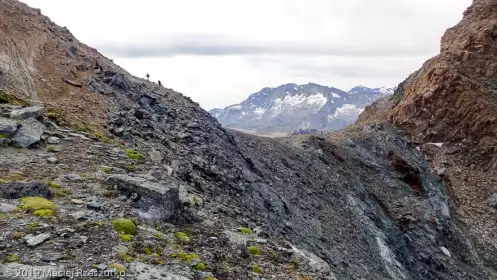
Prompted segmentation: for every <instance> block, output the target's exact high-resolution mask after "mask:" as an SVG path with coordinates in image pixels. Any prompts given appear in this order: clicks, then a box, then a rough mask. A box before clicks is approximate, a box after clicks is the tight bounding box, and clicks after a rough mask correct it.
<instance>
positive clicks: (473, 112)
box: [360, 0, 497, 248]
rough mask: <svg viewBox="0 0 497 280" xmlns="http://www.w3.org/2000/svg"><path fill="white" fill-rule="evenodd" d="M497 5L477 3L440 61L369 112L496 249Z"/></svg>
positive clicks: (449, 35) (452, 33)
mask: <svg viewBox="0 0 497 280" xmlns="http://www.w3.org/2000/svg"><path fill="white" fill-rule="evenodd" d="M496 18H497V2H496V1H491V0H476V1H474V3H473V5H472V6H471V7H470V8H468V9H467V10H466V11H465V12H464V18H463V20H462V21H461V22H460V23H459V24H457V25H456V26H454V27H453V28H450V29H449V30H447V32H446V33H445V34H444V36H443V38H442V42H441V48H440V54H439V55H438V56H436V57H434V58H432V59H430V60H429V61H427V62H426V63H425V64H424V65H423V67H422V68H421V69H420V70H418V71H417V72H415V73H414V74H412V75H411V76H410V77H409V78H408V79H406V80H405V81H404V82H403V83H402V84H401V85H400V86H399V89H398V90H397V91H396V93H395V94H394V95H393V96H392V97H391V98H386V99H383V100H380V101H379V102H377V103H376V104H374V105H373V106H370V107H367V108H366V110H365V112H364V113H363V114H362V115H361V116H360V120H361V121H364V122H367V121H368V120H371V119H374V118H377V119H378V118H379V119H384V120H387V121H389V122H391V123H393V124H394V125H395V126H397V127H399V128H400V129H402V130H403V131H406V132H407V133H408V134H409V135H410V136H411V137H412V138H413V139H415V141H416V142H417V143H418V145H419V147H420V149H421V150H422V151H423V152H424V153H425V154H426V155H427V156H428V159H429V160H430V162H431V165H432V166H433V168H434V169H435V170H437V172H438V173H440V174H441V175H442V176H443V178H444V183H445V185H446V188H447V189H448V190H449V191H450V193H451V196H452V199H453V200H454V201H455V203H456V206H457V207H456V210H457V213H458V217H459V218H460V219H461V220H462V221H464V223H465V224H466V225H468V227H469V229H470V231H471V233H472V235H473V236H474V237H475V239H476V240H478V242H480V243H482V244H484V245H482V246H487V247H493V248H495V247H496V246H497V235H496V232H497V231H496V230H497V223H496V221H495V219H494V217H495V214H496V213H497V212H496V210H495V203H494V202H493V201H494V200H493V199H492V198H493V197H495V196H496V193H497V174H496V168H497V156H496V151H497V124H496V120H497V116H496V114H495V112H496V110H497V94H496V93H497V47H496V46H497V44H496V43H497V20H496Z"/></svg>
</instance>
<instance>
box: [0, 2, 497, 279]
mask: <svg viewBox="0 0 497 280" xmlns="http://www.w3.org/2000/svg"><path fill="white" fill-rule="evenodd" d="M475 7H476V8H477V7H479V3H477V4H476V5H475ZM463 23H464V21H463ZM0 32H1V33H2V34H1V35H2V38H3V40H2V42H1V43H0V54H1V55H0V57H1V58H2V59H1V62H0V72H1V74H0V88H1V89H2V91H1V93H0V108H1V112H0V115H1V117H0V133H1V134H0V135H1V143H2V145H3V146H2V147H0V228H1V229H2V230H1V231H0V252H1V253H0V279H2V280H3V279H8V280H11V279H22V278H24V279H25V278H29V279H61V278H71V276H78V277H79V278H81V279H90V278H95V275H97V276H105V277H107V278H110V276H114V277H119V278H121V279H180V280H183V279H202V280H203V279H208V280H213V279H219V280H220V279H236V280H238V279H300V280H301V279H340V280H342V279H345V280H349V279H350V280H352V279H368V280H369V279H394V280H401V279H402V280H403V279H413V280H414V279H442V280H449V279H450V280H452V279H475V280H477V279H478V280H479V279H495V278H496V277H497V276H496V275H497V274H496V271H495V267H496V266H495V264H496V259H495V257H496V256H497V252H496V251H495V248H494V247H492V246H485V244H483V243H480V242H478V240H479V239H475V237H474V236H473V235H471V234H470V233H471V231H469V230H468V229H467V227H466V224H463V223H460V222H459V220H458V219H457V214H459V213H457V214H456V212H455V211H454V209H460V208H458V204H457V201H456V203H454V200H453V194H452V193H451V192H450V189H447V188H446V185H444V181H443V179H444V177H443V176H442V177H441V176H439V175H437V174H436V173H435V172H433V170H432V169H431V168H430V166H429V163H428V162H426V160H425V155H424V154H423V153H422V152H421V151H420V150H418V149H416V148H417V145H418V143H417V142H413V141H412V140H411V139H410V138H409V137H407V136H406V135H404V134H403V133H402V131H400V130H399V129H397V128H395V127H393V126H391V125H390V124H388V123H387V122H381V121H373V120H372V119H373V117H372V118H370V119H369V120H367V121H366V120H363V122H362V123H358V124H356V125H353V126H351V127H349V128H348V129H346V130H344V131H340V132H335V133H331V134H327V135H324V136H323V137H316V136H294V137H289V138H283V139H269V138H261V137H256V136H253V135H247V134H244V133H241V132H237V131H231V130H226V129H224V128H222V127H221V125H220V124H219V123H218V122H217V121H216V119H215V118H214V117H212V116H211V115H210V114H209V113H208V112H206V111H204V110H202V109H201V108H200V107H199V106H198V104H196V103H194V102H192V101H191V100H189V99H188V98H186V97H184V96H183V95H181V94H180V93H177V92H174V91H172V90H170V89H167V88H163V87H159V86H158V85H156V84H153V83H150V82H148V81H146V80H143V79H139V78H136V77H133V76H131V75H130V74H128V73H127V72H126V71H124V70H123V69H121V68H119V67H118V66H116V65H115V64H113V63H112V61H110V60H108V59H106V58H105V57H103V56H102V55H100V54H99V53H98V52H97V51H96V50H94V49H91V48H89V47H88V46H85V45H84V44H82V43H80V42H79V41H77V39H76V38H74V37H73V36H72V35H71V34H70V33H69V32H68V31H67V30H66V29H63V28H60V27H57V26H56V25H54V24H53V23H52V22H50V20H49V19H48V18H46V17H44V16H42V15H41V14H40V12H39V11H36V10H34V9H31V8H29V7H28V6H26V5H24V4H22V3H20V2H17V1H14V0H0ZM402 90H403V89H400V90H399V91H398V92H400V91H402ZM378 111H379V110H378ZM378 115H380V116H382V115H383V114H378ZM377 119H379V118H377ZM439 173H440V172H439ZM440 175H443V174H440ZM19 273H24V274H25V273H31V274H30V275H24V274H19Z"/></svg>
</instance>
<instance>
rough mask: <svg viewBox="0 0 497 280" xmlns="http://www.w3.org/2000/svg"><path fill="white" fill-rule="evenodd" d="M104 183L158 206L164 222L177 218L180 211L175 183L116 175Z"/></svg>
mask: <svg viewBox="0 0 497 280" xmlns="http://www.w3.org/2000/svg"><path fill="white" fill-rule="evenodd" d="M106 183H107V184H109V185H117V186H118V187H119V188H120V189H121V190H122V191H124V192H127V193H128V194H129V195H133V194H137V195H138V198H139V199H141V198H144V199H148V200H151V201H152V202H155V203H157V204H159V205H160V206H161V210H162V211H163V215H164V218H165V219H166V220H170V219H175V218H177V215H178V214H179V211H180V210H181V206H182V205H181V200H180V191H179V188H180V187H179V183H178V182H176V181H169V182H164V183H159V182H155V181H151V180H149V179H146V178H142V177H135V176H129V175H123V174H116V175H111V176H109V177H108V178H107V179H106ZM182 195H184V192H182Z"/></svg>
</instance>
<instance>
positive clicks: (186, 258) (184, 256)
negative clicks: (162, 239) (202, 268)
mask: <svg viewBox="0 0 497 280" xmlns="http://www.w3.org/2000/svg"><path fill="white" fill-rule="evenodd" d="M169 257H171V258H176V259H179V260H180V261H182V262H186V263H192V262H193V261H194V260H200V257H199V255H197V254H196V253H185V252H183V251H179V252H174V253H172V254H170V255H169Z"/></svg>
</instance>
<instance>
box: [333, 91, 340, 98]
mask: <svg viewBox="0 0 497 280" xmlns="http://www.w3.org/2000/svg"><path fill="white" fill-rule="evenodd" d="M331 96H333V98H341V96H340V95H338V94H336V93H334V92H332V93H331Z"/></svg>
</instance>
